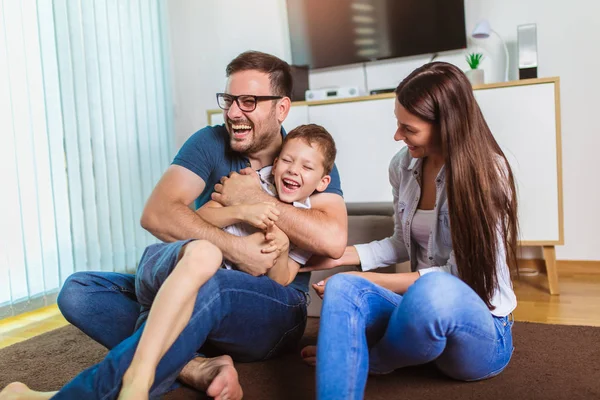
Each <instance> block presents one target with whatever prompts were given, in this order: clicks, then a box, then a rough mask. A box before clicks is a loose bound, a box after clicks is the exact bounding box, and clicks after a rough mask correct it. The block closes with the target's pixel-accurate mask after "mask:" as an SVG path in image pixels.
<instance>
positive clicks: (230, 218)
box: [196, 200, 243, 228]
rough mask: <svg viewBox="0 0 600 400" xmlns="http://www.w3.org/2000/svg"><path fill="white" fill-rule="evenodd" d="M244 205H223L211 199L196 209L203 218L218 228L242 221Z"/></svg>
mask: <svg viewBox="0 0 600 400" xmlns="http://www.w3.org/2000/svg"><path fill="white" fill-rule="evenodd" d="M242 207H243V206H242V205H239V206H229V207H223V206H222V205H221V204H220V203H217V202H216V201H214V200H211V201H209V202H207V203H206V204H204V205H203V206H202V207H200V208H199V209H198V210H196V214H198V215H199V216H200V217H201V218H202V219H203V220H205V221H206V222H208V223H209V224H211V225H214V226H216V227H218V228H224V227H226V226H229V225H233V224H237V223H238V222H242V221H243V218H242V215H243V212H242V210H241V209H242Z"/></svg>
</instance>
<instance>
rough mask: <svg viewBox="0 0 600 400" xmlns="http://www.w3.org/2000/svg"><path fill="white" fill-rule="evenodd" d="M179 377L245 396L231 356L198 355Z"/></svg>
mask: <svg viewBox="0 0 600 400" xmlns="http://www.w3.org/2000/svg"><path fill="white" fill-rule="evenodd" d="M179 379H180V380H181V381H182V382H183V383H185V384H186V385H189V386H191V387H193V388H195V389H198V390H202V391H204V392H206V394H207V395H209V396H211V397H214V398H215V400H240V399H241V398H242V396H243V392H242V387H241V386H240V382H239V380H238V373H237V371H236V370H235V367H234V366H233V360H232V359H231V357H229V356H220V357H215V358H202V357H196V358H194V359H193V360H192V361H190V362H189V363H188V364H187V365H186V366H185V367H184V368H183V370H182V371H181V373H180V374H179ZM0 400H2V399H0Z"/></svg>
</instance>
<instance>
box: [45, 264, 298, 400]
mask: <svg viewBox="0 0 600 400" xmlns="http://www.w3.org/2000/svg"><path fill="white" fill-rule="evenodd" d="M306 302H307V298H306V295H305V294H304V293H303V292H301V291H299V290H297V289H293V288H290V287H284V286H281V285H279V284H277V283H276V282H274V281H273V280H271V279H269V278H267V277H266V276H262V277H253V276H251V275H249V274H246V273H243V272H240V271H235V270H226V269H221V270H219V271H217V273H216V275H215V276H213V277H212V278H211V279H210V280H209V281H208V282H207V283H206V284H204V285H203V286H202V287H201V288H200V291H199V292H198V297H197V299H196V305H195V307H194V311H193V313H192V317H191V318H190V321H189V323H188V325H187V326H186V328H185V329H184V330H183V332H182V333H181V335H180V336H179V338H178V339H177V340H176V341H175V343H174V344H173V346H171V348H170V349H169V351H168V352H167V353H166V354H165V355H164V357H163V359H162V360H161V361H160V363H159V365H158V368H157V371H156V377H155V382H154V385H153V386H152V389H151V392H150V395H151V397H153V398H154V397H158V396H160V395H162V394H164V393H165V392H167V391H168V390H169V388H170V387H171V386H172V385H173V383H174V382H175V379H176V378H177V376H178V375H179V372H180V371H181V370H182V369H183V367H184V366H185V365H186V364H187V363H188V362H189V361H190V360H191V359H192V358H194V357H195V356H196V352H197V351H199V350H200V349H201V348H203V346H205V345H207V346H210V348H211V349H213V351H216V352H217V353H220V354H228V355H230V356H231V357H232V358H233V359H234V360H236V361H242V362H250V361H259V360H264V359H268V358H271V357H274V356H276V355H278V354H281V353H282V352H284V351H288V350H290V349H292V348H294V347H295V346H296V345H297V343H298V341H299V340H300V338H301V337H302V334H303V333H304V328H305V325H306ZM58 305H59V308H60V310H61V312H62V313H63V315H64V316H65V318H66V319H67V320H68V321H69V322H71V323H72V324H73V325H75V326H77V327H78V328H80V329H81V330H82V331H83V332H84V333H86V334H87V335H88V336H90V337H91V338H92V339H94V340H96V341H97V342H99V343H101V344H103V345H104V346H106V347H107V348H109V349H110V351H109V353H108V355H107V356H106V358H105V359H104V360H103V361H102V362H100V363H98V364H96V365H94V366H92V367H90V368H88V369H87V370H85V371H83V372H82V373H81V374H79V375H78V376H76V377H75V378H74V379H73V380H72V381H71V382H69V383H68V384H67V385H66V386H65V387H63V388H62V389H61V390H60V391H59V392H58V393H57V394H56V396H55V397H54V398H56V399H115V398H117V396H118V394H119V389H120V387H121V379H122V377H123V374H124V373H125V371H126V370H127V368H128V367H129V364H130V363H131V360H132V359H133V355H134V352H135V349H136V347H137V344H138V341H139V339H140V336H141V334H142V331H143V329H144V326H145V323H143V324H142V325H141V326H140V328H139V329H137V330H135V324H136V320H137V319H138V316H139V313H140V305H139V304H138V302H137V301H136V298H135V277H134V275H126V274H118V273H110V272H77V273H75V274H73V275H71V276H70V277H69V279H68V280H67V282H65V285H64V287H63V289H62V290H61V293H60V295H59V298H58Z"/></svg>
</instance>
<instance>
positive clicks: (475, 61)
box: [465, 53, 483, 86]
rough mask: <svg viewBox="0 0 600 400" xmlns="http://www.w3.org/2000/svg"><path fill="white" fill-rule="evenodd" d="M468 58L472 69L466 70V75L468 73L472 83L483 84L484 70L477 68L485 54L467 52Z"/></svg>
mask: <svg viewBox="0 0 600 400" xmlns="http://www.w3.org/2000/svg"><path fill="white" fill-rule="evenodd" d="M466 58H467V63H468V64H469V67H471V69H470V70H468V71H467V72H465V75H467V78H469V81H471V85H473V86H475V85H483V70H482V69H477V67H479V64H480V63H481V60H483V54H482V53H470V54H467V57H466Z"/></svg>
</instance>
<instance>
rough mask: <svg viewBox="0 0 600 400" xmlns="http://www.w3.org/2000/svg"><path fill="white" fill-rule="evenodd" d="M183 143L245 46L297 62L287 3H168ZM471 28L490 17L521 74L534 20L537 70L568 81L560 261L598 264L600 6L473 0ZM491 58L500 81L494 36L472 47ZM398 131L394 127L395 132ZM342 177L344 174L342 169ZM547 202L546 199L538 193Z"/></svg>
mask: <svg viewBox="0 0 600 400" xmlns="http://www.w3.org/2000/svg"><path fill="white" fill-rule="evenodd" d="M169 13H170V22H171V28H170V29H171V32H170V34H171V41H172V46H171V47H172V52H173V73H174V88H175V89H174V90H175V94H174V99H175V103H176V104H175V122H176V143H177V146H178V147H179V146H180V145H181V144H182V143H183V142H184V141H185V139H186V138H187V137H188V136H189V135H191V134H192V133H193V132H195V131H196V130H198V129H199V128H201V127H203V126H205V125H206V110H207V109H214V108H216V104H215V100H214V93H216V92H218V91H220V90H222V89H223V86H224V76H225V73H224V70H225V66H226V65H227V63H228V62H229V61H230V60H231V59H232V58H233V57H235V56H236V55H237V54H239V53H240V52H242V51H244V50H247V49H255V50H261V51H266V52H270V53H272V54H274V55H277V56H279V57H282V58H283V59H285V60H287V61H289V62H291V60H290V54H291V52H290V44H289V34H288V32H287V16H286V10H285V0H246V1H244V0H228V1H219V0H203V1H197V0H170V1H169ZM465 14H466V24H467V32H471V31H472V30H473V28H474V27H475V25H476V23H477V22H478V21H479V20H480V19H482V18H487V19H488V20H489V21H490V24H491V26H492V28H493V29H495V30H496V31H497V32H498V33H499V34H500V35H501V36H502V37H503V38H504V40H505V41H506V42H507V45H508V48H509V52H510V53H511V59H510V71H509V78H510V79H516V78H517V75H518V73H517V60H516V40H517V39H516V34H517V25H520V24H525V23H536V24H537V31H538V63H539V68H538V76H540V77H546V76H559V77H560V78H561V112H562V148H563V195H564V221H565V246H560V247H558V248H557V258H558V259H570V260H600V246H598V245H597V237H598V234H597V230H598V229H597V228H596V226H597V224H599V223H600V208H598V207H597V206H596V205H597V204H600V188H599V187H598V184H597V183H596V181H597V180H596V179H595V178H596V177H595V171H596V170H597V169H598V167H597V165H596V164H597V162H595V160H596V159H597V158H598V155H597V151H598V149H599V148H600V135H599V133H600V132H598V131H599V129H598V127H597V125H596V123H595V120H594V115H595V112H598V110H599V109H600V100H598V96H599V94H600V80H598V79H595V78H594V76H593V75H592V72H596V71H598V70H600V53H598V52H597V51H595V49H597V48H598V45H597V40H598V38H599V37H600V26H599V25H598V24H596V23H595V22H596V21H595V20H594V19H595V18H596V16H597V15H600V3H599V2H596V1H593V0H573V1H569V2H565V1H563V0H465ZM469 46H470V50H471V49H479V50H482V51H483V52H484V54H485V56H486V58H485V60H484V62H483V63H482V67H483V69H484V70H485V74H486V82H496V81H500V80H502V76H503V74H504V61H505V59H504V50H503V48H502V45H501V43H500V42H499V40H498V39H497V38H495V37H494V36H492V37H490V38H489V39H487V40H475V41H471V40H470V43H469ZM464 54H465V52H463V51H455V52H446V53H443V54H441V55H440V56H439V57H438V60H443V61H449V62H453V63H455V64H457V65H459V66H460V67H462V68H464V69H466V68H467V65H466V62H465V61H464ZM429 58H430V56H429V55H427V56H417V57H410V58H405V59H401V60H387V61H379V62H374V63H370V64H367V66H366V71H367V75H366V81H367V85H368V88H367V87H365V83H364V82H365V75H364V73H363V65H361V64H358V65H351V66H347V67H341V68H329V69H323V70H317V71H313V72H311V74H310V86H311V88H318V87H328V86H340V85H354V86H359V87H361V88H362V90H364V91H367V90H370V89H377V88H382V87H394V86H396V85H397V84H398V82H399V81H400V80H402V79H403V78H404V77H405V76H406V75H407V74H408V73H409V72H410V71H412V70H413V69H414V68H416V67H418V66H419V65H421V64H423V63H425V62H427V61H429ZM390 134H391V133H390ZM342 173H343V171H342ZM540 201H544V199H540Z"/></svg>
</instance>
